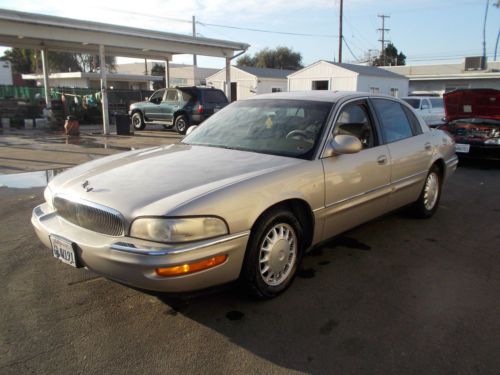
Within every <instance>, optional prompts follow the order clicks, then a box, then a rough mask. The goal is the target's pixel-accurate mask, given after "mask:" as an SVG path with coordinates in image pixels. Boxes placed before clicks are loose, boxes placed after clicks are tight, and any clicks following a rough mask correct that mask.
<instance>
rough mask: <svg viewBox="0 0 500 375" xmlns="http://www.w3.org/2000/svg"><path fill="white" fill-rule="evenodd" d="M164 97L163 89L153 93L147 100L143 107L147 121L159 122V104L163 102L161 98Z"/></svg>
mask: <svg viewBox="0 0 500 375" xmlns="http://www.w3.org/2000/svg"><path fill="white" fill-rule="evenodd" d="M164 95H165V89H161V90H158V91H155V92H154V93H153V94H152V95H151V97H150V98H149V100H148V103H147V104H146V105H145V106H144V115H145V116H146V118H147V119H148V120H153V121H157V120H161V117H162V115H161V111H162V109H161V106H160V105H161V103H162V101H163V96H164Z"/></svg>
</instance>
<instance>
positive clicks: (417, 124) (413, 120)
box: [403, 106, 423, 135]
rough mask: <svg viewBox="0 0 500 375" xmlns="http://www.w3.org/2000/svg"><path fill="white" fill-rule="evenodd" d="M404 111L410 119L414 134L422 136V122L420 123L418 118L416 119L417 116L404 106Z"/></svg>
mask: <svg viewBox="0 0 500 375" xmlns="http://www.w3.org/2000/svg"><path fill="white" fill-rule="evenodd" d="M403 110H404V111H405V114H406V117H408V121H409V122H410V125H411V129H412V130H413V134H414V135H417V134H422V133H423V132H422V127H421V126H420V122H418V120H417V118H416V117H415V114H414V113H413V112H412V111H411V109H409V108H408V107H404V106H403Z"/></svg>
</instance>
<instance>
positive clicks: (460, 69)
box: [384, 60, 500, 95]
mask: <svg viewBox="0 0 500 375" xmlns="http://www.w3.org/2000/svg"><path fill="white" fill-rule="evenodd" d="M384 69H386V70H388V71H390V72H393V73H398V74H402V75H404V76H406V77H407V78H408V79H409V80H410V88H409V91H410V94H413V95H429V94H432V95H443V94H444V93H445V92H449V91H453V90H456V89H483V88H489V89H497V90H500V62H498V61H497V62H494V61H492V62H488V64H487V68H486V69H485V70H480V69H477V68H476V69H474V68H469V67H466V62H465V60H464V62H463V63H458V64H431V65H404V66H385V67H384Z"/></svg>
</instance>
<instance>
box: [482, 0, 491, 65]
mask: <svg viewBox="0 0 500 375" xmlns="http://www.w3.org/2000/svg"><path fill="white" fill-rule="evenodd" d="M489 5H490V0H486V10H485V11H484V22H483V61H482V62H481V69H482V70H485V69H486V20H487V19H488V6H489Z"/></svg>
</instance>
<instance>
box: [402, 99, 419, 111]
mask: <svg viewBox="0 0 500 375" xmlns="http://www.w3.org/2000/svg"><path fill="white" fill-rule="evenodd" d="M403 100H404V101H405V102H406V103H408V104H409V105H411V106H412V107H413V108H415V109H420V99H411V98H403Z"/></svg>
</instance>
